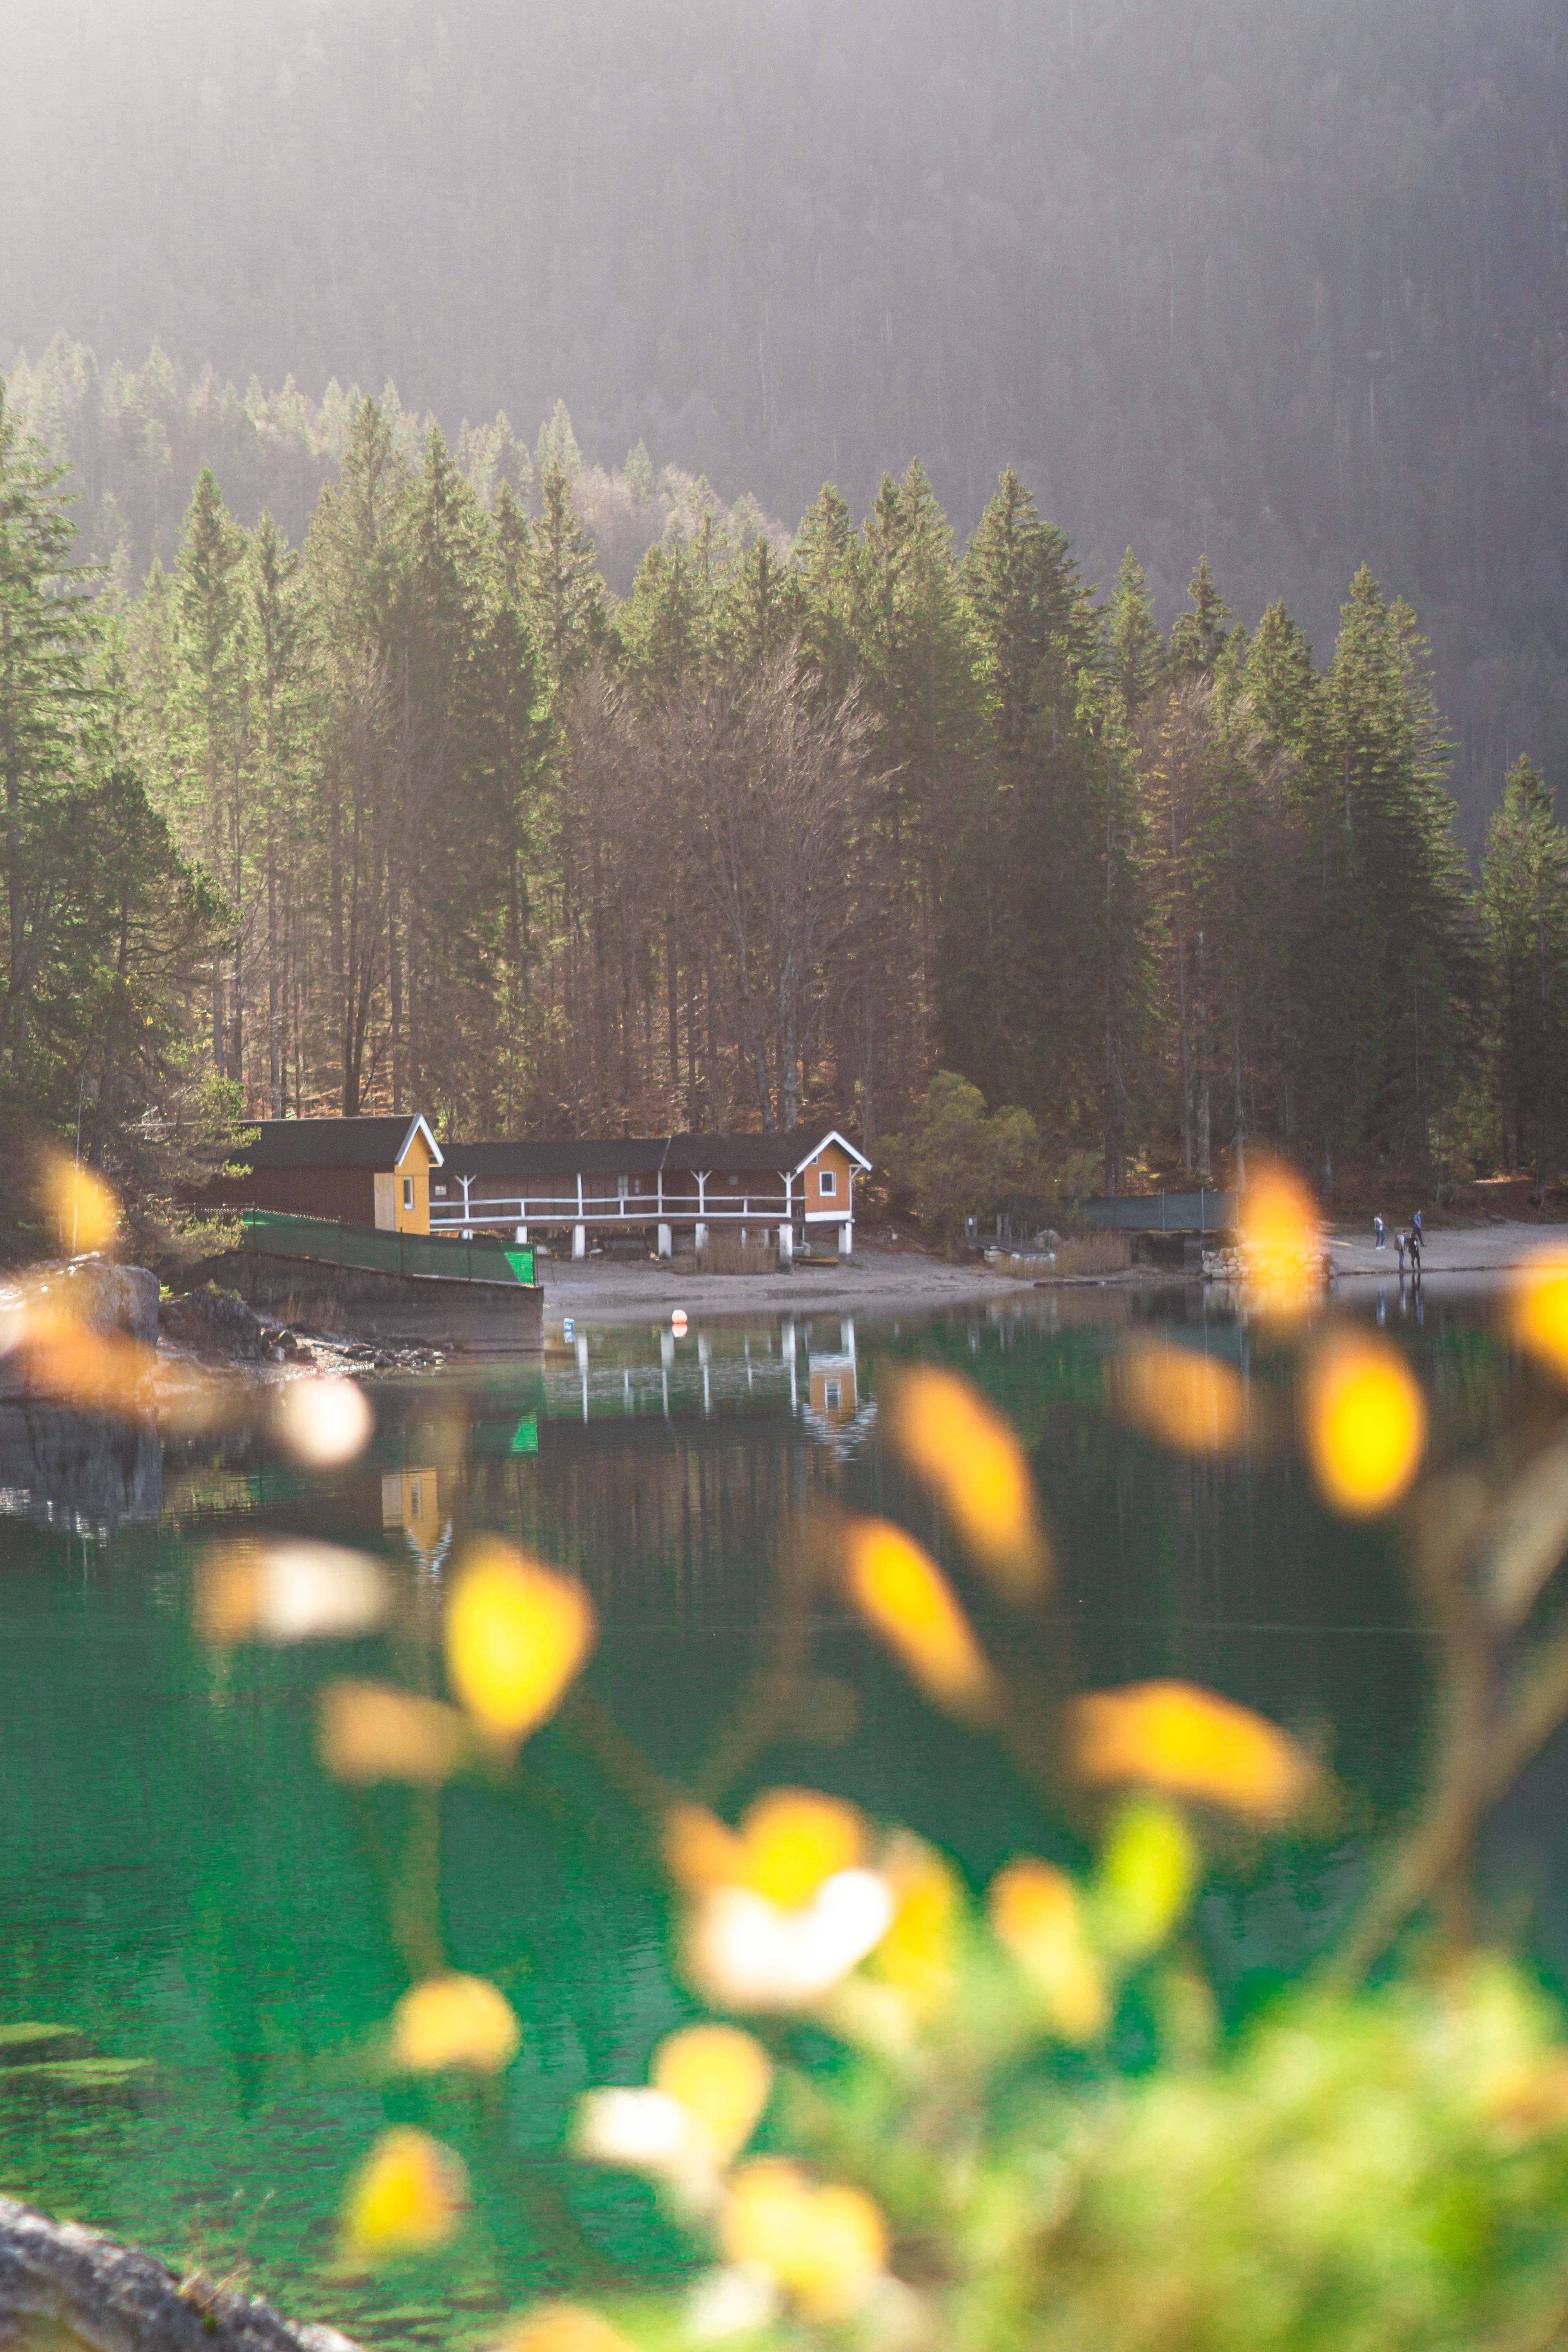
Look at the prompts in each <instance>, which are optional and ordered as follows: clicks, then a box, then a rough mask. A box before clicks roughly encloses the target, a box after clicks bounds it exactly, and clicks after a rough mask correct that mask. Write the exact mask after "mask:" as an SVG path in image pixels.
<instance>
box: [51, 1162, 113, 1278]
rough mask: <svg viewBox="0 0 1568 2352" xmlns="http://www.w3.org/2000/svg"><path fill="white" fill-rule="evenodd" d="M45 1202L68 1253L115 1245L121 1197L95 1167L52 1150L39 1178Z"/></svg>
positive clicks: (78, 1254) (86, 1252)
mask: <svg viewBox="0 0 1568 2352" xmlns="http://www.w3.org/2000/svg"><path fill="white" fill-rule="evenodd" d="M38 1189H39V1192H40V1194H41V1196H42V1201H43V1206H44V1209H45V1212H46V1213H47V1216H48V1219H49V1222H50V1223H51V1224H52V1225H53V1226H54V1229H55V1231H56V1233H57V1234H58V1235H59V1242H60V1247H61V1249H62V1250H63V1251H64V1252H65V1254H66V1255H67V1256H68V1257H86V1256H88V1255H90V1254H91V1253H92V1252H93V1251H95V1250H107V1249H112V1247H113V1246H114V1242H115V1237H116V1235H117V1234H119V1231H120V1200H119V1196H118V1194H117V1193H116V1192H115V1190H114V1187H113V1186H112V1185H111V1184H110V1183H107V1182H106V1181H105V1180H104V1179H103V1178H102V1177H101V1176H100V1175H99V1174H98V1173H97V1172H96V1171H95V1170H93V1169H91V1168H82V1167H79V1165H78V1164H77V1162H76V1161H75V1160H68V1159H66V1157H65V1156H64V1154H63V1153H57V1152H51V1153H49V1155H48V1156H47V1159H46V1160H45V1161H44V1165H43V1170H42V1174H41V1178H40V1181H39V1188H38Z"/></svg>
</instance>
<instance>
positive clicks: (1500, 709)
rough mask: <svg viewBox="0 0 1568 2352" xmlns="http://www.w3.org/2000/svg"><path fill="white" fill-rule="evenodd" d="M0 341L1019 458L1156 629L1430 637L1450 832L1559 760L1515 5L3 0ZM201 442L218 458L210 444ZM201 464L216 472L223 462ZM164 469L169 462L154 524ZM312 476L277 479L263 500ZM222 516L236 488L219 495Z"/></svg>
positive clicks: (897, 466)
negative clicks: (1384, 617) (1209, 581)
mask: <svg viewBox="0 0 1568 2352" xmlns="http://www.w3.org/2000/svg"><path fill="white" fill-rule="evenodd" d="M0 28H3V31H4V37H5V69H4V70H3V71H0V217H3V218H4V220H5V225H6V227H5V237H4V239H3V240H0V352H4V353H5V354H7V355H8V354H9V353H11V352H15V351H16V350H17V349H18V348H24V349H26V351H27V352H29V353H30V354H31V356H32V358H33V360H34V361H35V362H36V361H37V359H38V357H39V356H40V354H41V352H42V351H43V349H44V348H45V346H47V343H48V342H49V341H50V340H51V338H52V337H53V336H54V335H55V334H56V333H57V332H58V331H61V330H64V331H67V332H68V333H69V334H70V335H72V336H75V337H79V338H80V339H82V341H85V342H87V343H89V344H90V345H91V346H92V347H93V348H94V349H95V350H96V351H97V352H98V353H99V355H100V363H101V365H102V366H103V368H104V369H105V370H107V369H108V368H109V366H110V362H112V361H114V360H116V359H123V360H126V361H128V362H133V363H139V362H141V361H142V359H143V358H144V355H145V353H146V352H147V349H148V346H149V343H150V341H151V340H152V338H153V336H154V335H156V336H158V337H159V338H160V339H161V341H162V344H163V348H164V350H165V351H167V352H169V353H170V354H171V355H172V356H173V358H174V360H175V361H176V362H178V363H179V364H180V365H181V367H182V368H184V370H186V371H187V372H188V373H190V374H192V375H194V374H195V373H196V372H198V371H199V370H200V368H201V367H202V366H203V364H204V363H206V362H211V363H212V364H213V366H214V367H215V368H216V370H217V372H218V375H219V378H220V379H224V378H232V379H233V380H234V381H235V382H236V383H237V384H239V385H240V386H244V385H245V384H246V383H247V381H248V379H249V378H250V377H251V375H252V374H253V373H254V374H255V375H256V376H257V377H258V379H259V382H260V383H261V384H263V385H265V386H266V387H267V388H268V391H269V392H278V391H279V390H280V388H281V387H283V386H284V384H285V382H286V379H287V378H288V377H289V375H290V374H292V375H293V376H294V377H295V378H296V379H297V381H298V383H299V384H300V386H301V387H303V388H304V389H305V391H307V392H308V393H309V394H310V397H311V398H312V399H313V400H319V399H320V398H321V394H322V393H323V391H324V389H325V387H326V385H327V383H328V381H329V379H330V378H331V377H333V376H336V377H337V378H338V379H340V380H341V381H342V383H348V382H349V381H350V380H351V379H357V380H358V381H359V382H361V383H363V384H365V385H366V386H367V387H376V386H379V385H381V384H382V383H383V382H384V380H385V379H386V378H387V377H389V376H390V377H392V378H394V379H395V381H396V383H397V384H398V386H399V388H400V391H401V394H402V396H403V398H404V400H405V401H406V402H407V403H409V404H411V405H412V406H415V407H417V408H419V409H421V410H423V409H426V408H428V409H432V410H434V411H435V412H436V413H437V415H439V416H440V418H441V420H442V422H443V424H444V425H445V426H446V427H447V432H448V435H449V436H451V437H452V438H453V439H454V440H456V438H457V435H458V426H459V425H460V423H461V421H462V419H463V418H464V417H465V416H466V417H468V418H470V419H480V418H489V417H493V416H494V415H495V413H496V411H497V410H498V409H500V408H504V409H505V410H506V412H507V414H508V415H510V417H512V418H513V419H515V420H517V421H518V423H519V426H520V430H521V429H522V428H523V427H525V426H526V427H527V428H528V429H529V430H531V426H532V423H533V421H534V420H537V419H538V418H539V417H540V416H542V415H549V414H550V412H551V410H552V406H553V403H554V401H555V399H556V397H557V396H558V395H563V396H564V398H565V400H566V401H567V403H568V404H569V405H570V408H571V412H572V415H573V418H574V424H575V427H576V432H577V436H578V438H579V440H580V441H581V444H582V446H583V449H584V453H585V456H586V457H587V458H588V459H589V460H590V461H597V462H600V463H604V464H608V463H611V462H612V461H613V462H615V463H616V464H619V463H621V462H622V461H623V459H624V456H625V453H626V450H627V449H628V448H629V447H632V446H635V445H636V444H637V443H638V441H639V440H641V441H643V442H645V443H646V445H647V449H648V451H649V452H650V453H651V457H652V459H653V462H654V465H655V467H662V466H663V465H665V464H666V463H667V462H670V461H673V462H675V463H676V464H678V465H679V466H682V467H687V468H689V469H697V468H702V469H705V470H706V471H707V473H708V474H709V475H710V477H711V478H713V479H714V481H715V483H716V484H717V486H718V487H719V488H720V489H721V491H722V492H723V493H724V494H725V496H726V497H727V498H729V499H733V498H734V497H735V496H736V495H737V494H738V493H740V492H742V491H750V492H752V493H754V494H755V496H756V497H757V498H758V499H760V500H761V501H762V503H763V506H764V507H765V508H766V509H768V511H769V512H771V513H775V514H782V515H786V516H789V517H792V518H793V517H794V516H795V515H798V514H799V513H800V512H801V511H802V510H803V509H804V508H805V505H806V504H807V502H808V501H809V499H811V498H812V496H813V495H814V494H815V492H816V489H817V488H818V487H819V485H820V483H821V482H822V480H823V479H824V478H833V479H835V480H836V481H837V482H838V483H839V485H840V486H841V487H842V488H843V489H844V490H845V492H846V494H847V496H848V497H849V498H850V499H851V500H852V502H853V504H854V505H855V507H856V509H857V511H864V510H865V508H866V506H867V505H868V503H869V499H870V497H871V495H872V492H873V489H874V486H875V482H876V479H877V477H878V475H879V472H880V470H881V468H882V467H884V466H890V467H893V469H894V470H895V471H896V472H900V471H901V470H902V467H903V466H904V465H905V463H907V461H908V459H909V457H910V456H911V455H912V454H914V453H916V452H918V453H919V454H920V455H921V457H922V459H923V460H924V462H925V464H926V467H927V468H928V471H929V473H930V476H931V479H932V480H933V482H934V484H935V486H936V488H937V489H938V491H939V493H940V495H941V496H942V499H943V500H944V502H945V504H946V505H947V507H948V508H949V510H950V511H951V512H952V516H953V518H954V520H955V521H956V522H957V523H958V524H959V525H960V526H961V527H962V528H963V529H967V528H969V527H970V526H972V525H973V523H974V521H975V520H977V519H978V516H979V513H980V510H981V509H982V507H983V505H984V500H985V499H986V497H987V496H988V495H989V492H990V490H991V488H992V487H993V486H994V481H995V478H996V474H997V470H998V468H999V467H1000V466H1001V465H1002V464H1003V463H1004V462H1005V461H1008V460H1011V461H1013V462H1015V463H1016V465H1017V466H1018V467H1019V470H1020V473H1021V475H1022V477H1023V478H1024V479H1025V480H1026V483H1027V484H1028V486H1029V487H1030V488H1031V489H1032V490H1033V491H1034V493H1035V494H1036V497H1037V499H1038V502H1039V505H1040V507H1041V509H1042V510H1043V511H1044V512H1045V513H1047V514H1048V515H1049V516H1051V517H1052V518H1053V519H1054V520H1056V521H1058V522H1059V523H1060V524H1061V525H1062V526H1063V527H1064V528H1066V529H1067V530H1069V531H1070V532H1071V533H1072V535H1073V537H1074V539H1075V541H1076V542H1077V543H1078V545H1079V549H1080V551H1081V554H1082V558H1083V563H1084V569H1085V572H1086V573H1087V576H1088V577H1089V578H1090V579H1096V580H1099V581H1100V582H1101V583H1109V581H1110V577H1111V575H1112V574H1113V572H1114V570H1115V566H1116V563H1117V562H1118V560H1119V558H1120V555H1121V551H1122V549H1123V547H1124V546H1125V545H1126V544H1127V542H1128V541H1132V542H1133V543H1135V545H1136V546H1137V548H1138V551H1139V554H1140V556H1141V558H1142V562H1143V563H1144V566H1145V568H1146V570H1147V572H1148V573H1149V577H1150V581H1151V585H1152V592H1153V596H1154V602H1155V605H1156V609H1157V610H1158V612H1159V613H1160V614H1161V617H1162V618H1163V619H1164V620H1165V621H1167V622H1168V621H1169V620H1170V619H1171V618H1172V617H1173V614H1174V613H1175V611H1176V610H1177V608H1178V606H1179V604H1180V603H1181V600H1182V595H1183V592H1184V587H1185V583H1186V581H1187V579H1188V577H1189V575H1190V573H1191V570H1192V566H1193V562H1194V559H1195V557H1196V555H1197V554H1198V552H1199V551H1202V550H1205V549H1206V551H1207V552H1208V554H1209V555H1210V557H1211V558H1212V560H1213V562H1214V563H1215V569H1216V572H1217V573H1218V575H1219V577H1220V578H1221V580H1222V581H1223V583H1225V588H1226V594H1227V596H1228V598H1229V600H1230V601H1231V603H1232V604H1233V606H1234V607H1235V609H1237V611H1238V612H1241V613H1244V614H1248V615H1252V614H1257V613H1258V612H1259V611H1260V610H1261V609H1262V606H1263V604H1265V602H1266V601H1267V600H1268V598H1269V597H1270V596H1274V595H1280V596H1283V597H1285V598H1286V599H1287V600H1288V601H1289V604H1290V606H1291V608H1292V609H1293V610H1294V611H1295V612H1297V613H1298V614H1300V617H1301V619H1302V622H1303V624H1304V625H1305V626H1306V627H1307V629H1308V631H1309V633H1310V635H1311V637H1312V639H1313V641H1314V644H1315V645H1316V646H1317V648H1318V651H1319V654H1320V656H1321V657H1322V656H1326V655H1327V654H1328V652H1329V651H1330V649H1331V639H1332V635H1333V631H1334V627H1335V625H1336V617H1337V608H1338V605H1339V603H1340V600H1341V599H1342V595H1343V593H1344V583H1345V582H1346V581H1347V580H1348V579H1349V578H1350V577H1351V576H1352V573H1353V572H1354V571H1355V569H1356V567H1357V565H1358V564H1359V563H1360V562H1363V560H1364V561H1365V562H1368V563H1370V565H1371V566H1372V567H1373V571H1374V572H1376V573H1377V575H1378V577H1379V578H1380V579H1381V580H1383V581H1384V583H1385V584H1386V585H1387V587H1388V588H1389V589H1390V591H1394V590H1398V591H1400V592H1403V593H1405V594H1407V595H1409V596H1410V597H1412V598H1413V600H1414V601H1415V603H1416V604H1417V605H1418V607H1419V609H1420V611H1421V613H1422V615H1423V619H1424V621H1425V622H1426V625H1427V626H1428V627H1429V628H1430V630H1431V633H1432V635H1433V639H1434V645H1435V650H1436V676H1437V686H1438V693H1439V698H1440V700H1441V702H1442V704H1443V707H1444V709H1445V710H1446V711H1447V716H1448V718H1449V720H1450V723H1451V725H1452V727H1453V729H1454V731H1455V733H1456V734H1457V736H1458V741H1459V747H1460V749H1459V759H1458V769H1457V772H1456V777H1455V782H1456V788H1457V790H1458V795H1459V799H1460V803H1461V810H1462V815H1463V825H1464V831H1465V835H1466V837H1467V839H1468V842H1469V843H1470V845H1471V846H1472V847H1473V846H1474V845H1475V844H1476V842H1477V840H1478V837H1479V829H1480V824H1481V821H1482V818H1483V815H1484V813H1485V811H1486V810H1487V808H1489V806H1490V805H1491V804H1492V803H1494V802H1495V801H1496V799H1497V797H1498V795H1499V793H1500V785H1501V779H1502V776H1503V772H1504V771H1505V769H1506V767H1507V766H1508V765H1509V764H1510V761H1511V760H1512V759H1513V757H1514V756H1515V755H1516V754H1517V753H1518V752H1519V751H1521V750H1525V751H1531V752H1532V753H1533V754H1534V755H1535V757H1536V758H1537V760H1538V761H1540V762H1541V763H1542V766H1543V767H1544V768H1545V770H1546V771H1547V772H1548V774H1549V775H1553V776H1560V775H1561V773H1562V772H1563V754H1564V752H1565V751H1568V576H1565V572H1564V561H1563V514H1564V512H1565V511H1568V192H1565V188H1564V168H1565V164H1568V157H1565V156H1564V153H1563V145H1564V141H1565V140H1568V26H1565V22H1564V16H1563V9H1562V6H1561V0H1470V5H1465V6H1455V5H1451V0H1378V5H1375V6H1368V5H1365V0H1289V5H1282V0H1268V5H1262V0H1189V5H1183V6H1180V7H1173V6H1172V5H1170V0H1094V5H1089V0H966V5H963V6H962V7H959V6H956V5H951V0H950V5H937V0H859V5H855V6H851V7H845V6H843V5H828V0H777V5H768V6H758V5H739V0H636V5H632V0H525V5H521V6H517V5H509V6H506V7H502V6H500V5H496V0H446V5H437V0H378V5H375V6H374V7H372V6H370V5H361V0H271V5H265V6H260V5H255V0H199V5H198V0H160V5H157V6H155V7H154V6H152V5H147V6H138V7H135V8H125V7H123V6H121V5H118V0H115V5H111V0H55V5H51V6H50V7H49V8H47V9H43V8H37V7H35V6H31V5H25V0H5V7H4V9H3V10H0ZM211 454H213V455H214V456H215V458H216V457H218V456H219V455H220V454H221V453H220V452H219V451H217V450H216V449H215V450H214V451H213V452H212V453H211ZM226 487H228V485H227V484H226ZM190 488H191V478H190V476H189V475H186V476H185V478H180V479H174V478H171V480H170V482H169V485H168V499H169V511H168V515H167V517H166V519H165V520H166V521H167V524H168V526H169V527H170V528H171V529H172V528H173V527H174V524H175V522H176V520H177V518H178V516H179V514H180V513H181V511H182V510H183V509H184V502H185V499H186V498H187V496H188V494H189V491H190ZM316 488H317V483H316V481H315V480H314V479H312V480H310V481H307V482H301V483H300V486H299V493H298V495H299V502H300V509H301V511H303V510H305V509H308V508H309V506H310V504H312V503H313V500H314V495H315V490H316ZM229 494H230V495H231V497H233V498H234V499H235V500H236V503H237V505H240V504H242V495H241V487H240V486H236V487H234V488H230V492H229Z"/></svg>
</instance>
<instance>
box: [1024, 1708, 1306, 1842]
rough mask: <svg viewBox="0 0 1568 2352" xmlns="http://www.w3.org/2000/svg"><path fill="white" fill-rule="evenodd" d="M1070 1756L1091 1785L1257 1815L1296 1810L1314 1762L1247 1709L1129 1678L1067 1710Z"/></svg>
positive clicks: (1264, 1817) (1274, 1816)
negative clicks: (1140, 1789)
mask: <svg viewBox="0 0 1568 2352" xmlns="http://www.w3.org/2000/svg"><path fill="white" fill-rule="evenodd" d="M1067 1737H1068V1759H1069V1761H1070V1763H1071V1765H1072V1768H1073V1769H1074V1770H1075V1772H1076V1773H1077V1775H1078V1777H1079V1780H1083V1781H1085V1782H1086V1783H1087V1784H1088V1785H1089V1787H1090V1788H1097V1789H1110V1788H1117V1787H1125V1786H1129V1785H1137V1784H1140V1783H1141V1784H1142V1786H1144V1787H1146V1788H1152V1789H1162V1790H1164V1791H1165V1792H1166V1794H1167V1795H1170V1796H1174V1797H1191V1798H1195V1799H1198V1800H1200V1801H1204V1802H1205V1803H1208V1804H1213V1805H1220V1806H1223V1807H1225V1808H1226V1810H1227V1811H1230V1812H1235V1813H1241V1814H1244V1815H1246V1816H1247V1817H1248V1818H1250V1819H1253V1820H1258V1821H1278V1820H1280V1819H1282V1818H1283V1817H1284V1816H1285V1815H1286V1814H1288V1813H1291V1812H1293V1811H1295V1810H1296V1808H1297V1807H1298V1806H1299V1805H1300V1802H1301V1801H1302V1800H1303V1798H1304V1797H1305V1796H1306V1794H1307V1792H1308V1790H1309V1789H1310V1786H1311V1783H1312V1777H1313V1776H1312V1767H1311V1764H1310V1760H1309V1759H1308V1758H1307V1757H1306V1756H1305V1755H1304V1754H1303V1753H1302V1751H1301V1749H1300V1748H1298V1747H1297V1745H1296V1743H1295V1741H1294V1740H1293V1739H1291V1738H1289V1737H1288V1736H1287V1734H1286V1733H1284V1732H1283V1731H1280V1730H1279V1729H1278V1728H1277V1727H1276V1726H1275V1725H1273V1724H1271V1723H1268V1722H1266V1721H1265V1720H1264V1718H1263V1717H1262V1716H1260V1715H1254V1714H1253V1712H1252V1710H1251V1708H1250V1707H1246V1706H1236V1705H1235V1704H1234V1703H1233V1702H1232V1701H1231V1700H1229V1699H1226V1698H1216V1697H1215V1695H1214V1693H1213V1692H1212V1691H1205V1690H1199V1689H1197V1688H1196V1687H1195V1686H1194V1685H1193V1684H1191V1683H1181V1682H1149V1683H1128V1684H1126V1685H1123V1687H1122V1688H1121V1690H1109V1691H1090V1692H1089V1693H1087V1694H1086V1695H1085V1696H1083V1697H1081V1698H1077V1699H1074V1700H1073V1701H1072V1702H1071V1703H1070V1705H1069V1706H1068V1722H1067Z"/></svg>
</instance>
